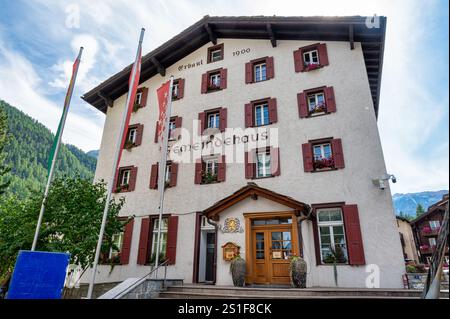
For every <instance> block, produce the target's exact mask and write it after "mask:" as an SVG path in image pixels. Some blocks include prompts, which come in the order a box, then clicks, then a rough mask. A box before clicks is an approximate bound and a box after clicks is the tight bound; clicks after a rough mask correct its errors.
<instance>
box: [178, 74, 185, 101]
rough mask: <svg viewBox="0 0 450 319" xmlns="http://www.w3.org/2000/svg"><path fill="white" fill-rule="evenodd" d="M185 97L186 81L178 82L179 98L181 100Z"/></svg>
mask: <svg viewBox="0 0 450 319" xmlns="http://www.w3.org/2000/svg"><path fill="white" fill-rule="evenodd" d="M183 96H184V79H179V80H178V96H177V98H179V99H181V98H182V97H183Z"/></svg>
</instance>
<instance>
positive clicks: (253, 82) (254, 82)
mask: <svg viewBox="0 0 450 319" xmlns="http://www.w3.org/2000/svg"><path fill="white" fill-rule="evenodd" d="M269 80H271V78H270V79H265V80H260V81H252V82H250V83H248V84H256V83H261V82H267V81H269Z"/></svg>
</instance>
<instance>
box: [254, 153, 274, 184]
mask: <svg viewBox="0 0 450 319" xmlns="http://www.w3.org/2000/svg"><path fill="white" fill-rule="evenodd" d="M270 162H271V161H270V153H269V152H267V151H263V152H257V153H256V178H261V177H269V176H272V171H271V169H270Z"/></svg>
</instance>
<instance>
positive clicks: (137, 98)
mask: <svg viewBox="0 0 450 319" xmlns="http://www.w3.org/2000/svg"><path fill="white" fill-rule="evenodd" d="M141 100H142V92H137V93H136V99H135V100H134V103H135V104H138V105H141Z"/></svg>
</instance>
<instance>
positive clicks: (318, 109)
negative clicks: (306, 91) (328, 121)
mask: <svg viewBox="0 0 450 319" xmlns="http://www.w3.org/2000/svg"><path fill="white" fill-rule="evenodd" d="M326 111H327V106H326V104H325V103H322V104H318V105H316V106H315V107H314V108H313V109H312V110H311V111H310V114H317V113H325V112H326Z"/></svg>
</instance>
